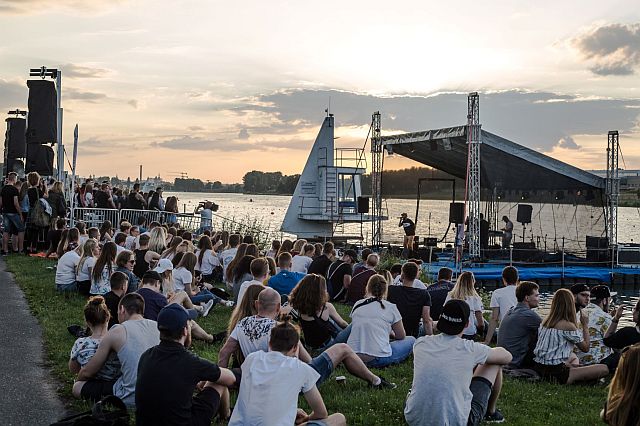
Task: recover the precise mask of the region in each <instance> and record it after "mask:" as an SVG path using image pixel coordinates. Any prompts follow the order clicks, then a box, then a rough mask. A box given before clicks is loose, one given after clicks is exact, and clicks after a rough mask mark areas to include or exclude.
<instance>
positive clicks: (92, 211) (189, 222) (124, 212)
mask: <svg viewBox="0 0 640 426" xmlns="http://www.w3.org/2000/svg"><path fill="white" fill-rule="evenodd" d="M172 215H173V216H175V222H177V223H178V224H179V225H180V227H181V228H183V229H186V230H188V231H196V230H198V229H200V216H196V215H193V214H186V213H175V214H172V213H168V212H163V211H160V210H135V209H121V210H117V209H100V208H89V207H76V208H74V209H72V213H71V226H73V225H74V224H75V222H78V221H82V222H84V223H85V224H86V225H87V227H88V228H89V227H96V228H99V227H100V226H101V225H102V223H103V222H104V221H105V220H108V221H109V222H111V224H112V225H113V227H114V228H117V227H118V226H119V225H120V222H122V221H123V220H125V221H127V222H129V223H131V224H132V225H137V223H138V220H139V218H140V217H144V218H145V219H146V220H147V224H148V223H149V222H153V221H156V222H160V223H166V222H169V219H170V218H171V216H172ZM172 222H173V221H172Z"/></svg>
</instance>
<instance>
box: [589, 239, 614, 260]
mask: <svg viewBox="0 0 640 426" xmlns="http://www.w3.org/2000/svg"><path fill="white" fill-rule="evenodd" d="M586 245H587V260H588V261H589V262H608V261H609V260H611V252H610V250H609V239H608V238H607V237H590V236H587V241H586Z"/></svg>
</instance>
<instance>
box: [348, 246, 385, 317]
mask: <svg viewBox="0 0 640 426" xmlns="http://www.w3.org/2000/svg"><path fill="white" fill-rule="evenodd" d="M379 262H380V256H378V254H377V253H371V254H369V255H368V256H367V257H366V259H365V260H364V262H363V265H362V266H361V267H360V268H359V269H358V272H355V269H354V272H353V276H352V277H351V280H350V282H349V286H348V287H347V303H348V304H349V305H353V304H354V303H356V302H357V301H358V300H360V299H362V298H363V297H364V293H365V291H366V288H367V283H368V282H369V278H371V277H372V276H374V275H375V274H376V268H377V267H378V263H379Z"/></svg>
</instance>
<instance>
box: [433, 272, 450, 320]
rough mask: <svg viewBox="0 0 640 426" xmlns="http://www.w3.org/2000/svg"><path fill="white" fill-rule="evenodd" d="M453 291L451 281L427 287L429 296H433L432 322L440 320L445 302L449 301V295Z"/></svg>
mask: <svg viewBox="0 0 640 426" xmlns="http://www.w3.org/2000/svg"><path fill="white" fill-rule="evenodd" d="M451 290H453V283H451V282H449V281H439V282H437V283H435V284H432V285H430V286H429V287H427V291H428V292H429V296H431V309H430V310H429V315H430V316H431V319H432V320H434V321H438V320H439V319H440V314H441V313H442V307H443V306H444V301H445V300H447V294H448V293H449V292H450V291H451Z"/></svg>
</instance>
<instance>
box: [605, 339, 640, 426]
mask: <svg viewBox="0 0 640 426" xmlns="http://www.w3.org/2000/svg"><path fill="white" fill-rule="evenodd" d="M604 420H605V422H606V423H607V424H609V425H620V426H626V425H637V424H640V344H635V345H633V346H629V347H628V348H627V349H626V352H624V353H623V354H622V357H621V358H620V363H619V364H618V368H617V370H616V374H615V375H614V376H613V379H612V380H611V384H610V385H609V395H608V397H607V409H606V411H605V413H604Z"/></svg>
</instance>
